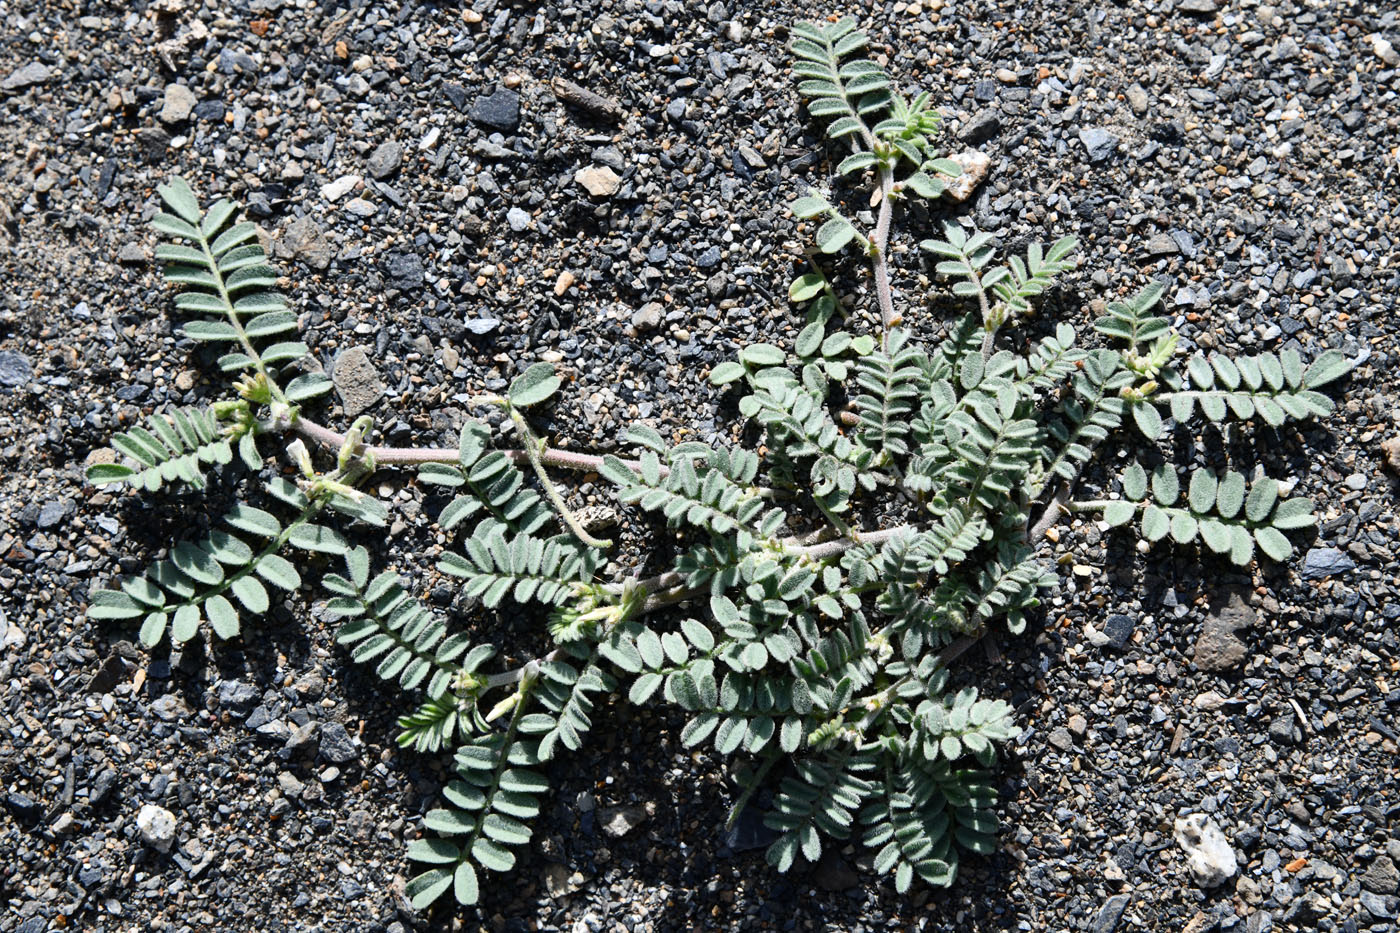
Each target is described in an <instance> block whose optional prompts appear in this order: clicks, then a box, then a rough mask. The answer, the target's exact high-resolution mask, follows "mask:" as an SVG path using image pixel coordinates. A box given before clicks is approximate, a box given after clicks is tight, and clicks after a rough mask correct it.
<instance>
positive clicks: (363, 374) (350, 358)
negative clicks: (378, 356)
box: [331, 347, 384, 418]
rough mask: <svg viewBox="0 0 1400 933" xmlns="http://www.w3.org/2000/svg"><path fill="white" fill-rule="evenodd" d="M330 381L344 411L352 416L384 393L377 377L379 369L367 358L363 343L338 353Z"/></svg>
mask: <svg viewBox="0 0 1400 933" xmlns="http://www.w3.org/2000/svg"><path fill="white" fill-rule="evenodd" d="M331 381H332V382H333V383H335V391H336V393H337V394H338V395H339V396H340V403H341V404H342V405H343V406H345V415H346V417H348V418H354V417H355V416H356V415H361V414H363V413H364V412H366V411H368V410H369V409H371V408H373V407H374V403H375V402H377V401H379V397H380V396H381V395H383V394H384V384H383V383H382V382H380V381H379V371H378V370H376V369H375V368H374V363H373V362H371V361H370V358H369V353H368V352H367V351H366V350H365V348H364V347H351V348H350V349H349V350H346V351H345V352H344V353H342V354H340V356H339V357H337V358H336V361H335V369H333V370H332V371H331Z"/></svg>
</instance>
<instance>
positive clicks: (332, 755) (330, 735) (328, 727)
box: [321, 722, 360, 765]
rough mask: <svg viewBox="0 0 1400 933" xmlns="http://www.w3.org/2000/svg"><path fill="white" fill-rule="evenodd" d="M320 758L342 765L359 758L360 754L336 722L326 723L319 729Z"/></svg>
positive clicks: (343, 729)
mask: <svg viewBox="0 0 1400 933" xmlns="http://www.w3.org/2000/svg"><path fill="white" fill-rule="evenodd" d="M321 757H323V758H325V759H326V760H327V761H330V762H334V763H335V764H338V765H343V764H347V763H349V762H351V761H354V760H355V759H356V758H358V757H360V753H359V751H358V750H357V749H356V748H355V742H354V740H353V739H351V738H350V733H349V732H346V731H345V727H344V726H342V725H341V724H340V723H338V722H328V723H326V724H325V725H324V726H322V727H321Z"/></svg>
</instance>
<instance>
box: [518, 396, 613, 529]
mask: <svg viewBox="0 0 1400 933" xmlns="http://www.w3.org/2000/svg"><path fill="white" fill-rule="evenodd" d="M510 420H511V423H512V424H514V425H515V430H516V432H517V433H518V434H519V435H520V439H521V440H523V441H524V442H525V459H526V460H528V461H529V462H530V467H531V468H532V469H533V470H534V471H535V476H536V477H537V478H538V479H539V481H540V486H542V487H543V488H544V494H545V495H546V496H548V497H549V501H550V504H551V505H553V506H554V511H556V512H558V513H559V517H560V518H561V519H563V521H564V524H566V525H568V526H569V530H570V531H572V532H573V533H574V537H575V538H578V539H579V540H580V541H582V542H583V543H584V544H586V545H588V546H589V547H596V548H599V549H602V550H607V549H608V548H610V547H612V541H610V540H609V539H607V538H595V537H593V536H592V535H591V534H589V533H588V531H587V529H585V528H584V527H583V524H582V523H581V522H580V521H579V520H578V516H577V515H575V514H574V513H573V510H572V509H570V508H569V504H568V503H567V502H565V501H564V497H563V496H561V495H560V494H559V489H558V487H556V486H555V485H554V481H553V480H551V479H550V478H549V474H548V473H547V472H545V468H544V462H543V459H542V456H541V453H542V451H543V449H544V444H543V443H542V442H541V441H540V440H539V439H538V438H536V437H535V433H534V432H533V431H531V430H530V425H529V424H527V423H526V421H525V416H524V415H522V414H521V413H520V412H518V411H516V410H515V409H514V408H511V409H510Z"/></svg>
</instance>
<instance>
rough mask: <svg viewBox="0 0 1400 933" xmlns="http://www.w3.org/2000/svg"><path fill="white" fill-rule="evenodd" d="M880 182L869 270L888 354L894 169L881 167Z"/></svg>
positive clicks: (882, 343)
mask: <svg viewBox="0 0 1400 933" xmlns="http://www.w3.org/2000/svg"><path fill="white" fill-rule="evenodd" d="M879 181H880V213H879V215H878V216H877V217H876V218H875V236H874V238H873V239H872V240H871V246H872V255H871V257H870V267H871V271H872V272H873V273H874V276H875V297H876V299H877V300H878V301H879V302H880V348H881V349H882V350H889V348H890V330H891V329H892V328H893V327H894V326H895V323H896V322H897V320H898V319H897V317H896V316H895V311H894V297H893V296H892V295H891V293H890V262H889V245H890V219H891V216H892V215H893V214H894V200H893V199H892V198H891V197H890V193H891V192H892V191H894V169H893V168H891V167H890V166H888V165H881V166H880V174H879Z"/></svg>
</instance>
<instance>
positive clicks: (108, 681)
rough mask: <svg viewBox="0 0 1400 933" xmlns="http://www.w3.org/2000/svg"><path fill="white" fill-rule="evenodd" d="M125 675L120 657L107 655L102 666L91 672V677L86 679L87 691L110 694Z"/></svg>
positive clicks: (124, 666) (123, 663) (124, 668)
mask: <svg viewBox="0 0 1400 933" xmlns="http://www.w3.org/2000/svg"><path fill="white" fill-rule="evenodd" d="M125 675H126V663H125V662H124V661H122V659H121V656H120V655H116V654H109V655H107V660H105V661H103V662H102V666H101V667H99V668H98V669H97V670H95V671H93V672H92V676H91V677H89V678H88V682H87V690H88V692H89V693H111V692H112V690H113V689H115V688H116V686H117V684H119V683H121V682H122V678H123V677H124V676H125Z"/></svg>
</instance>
